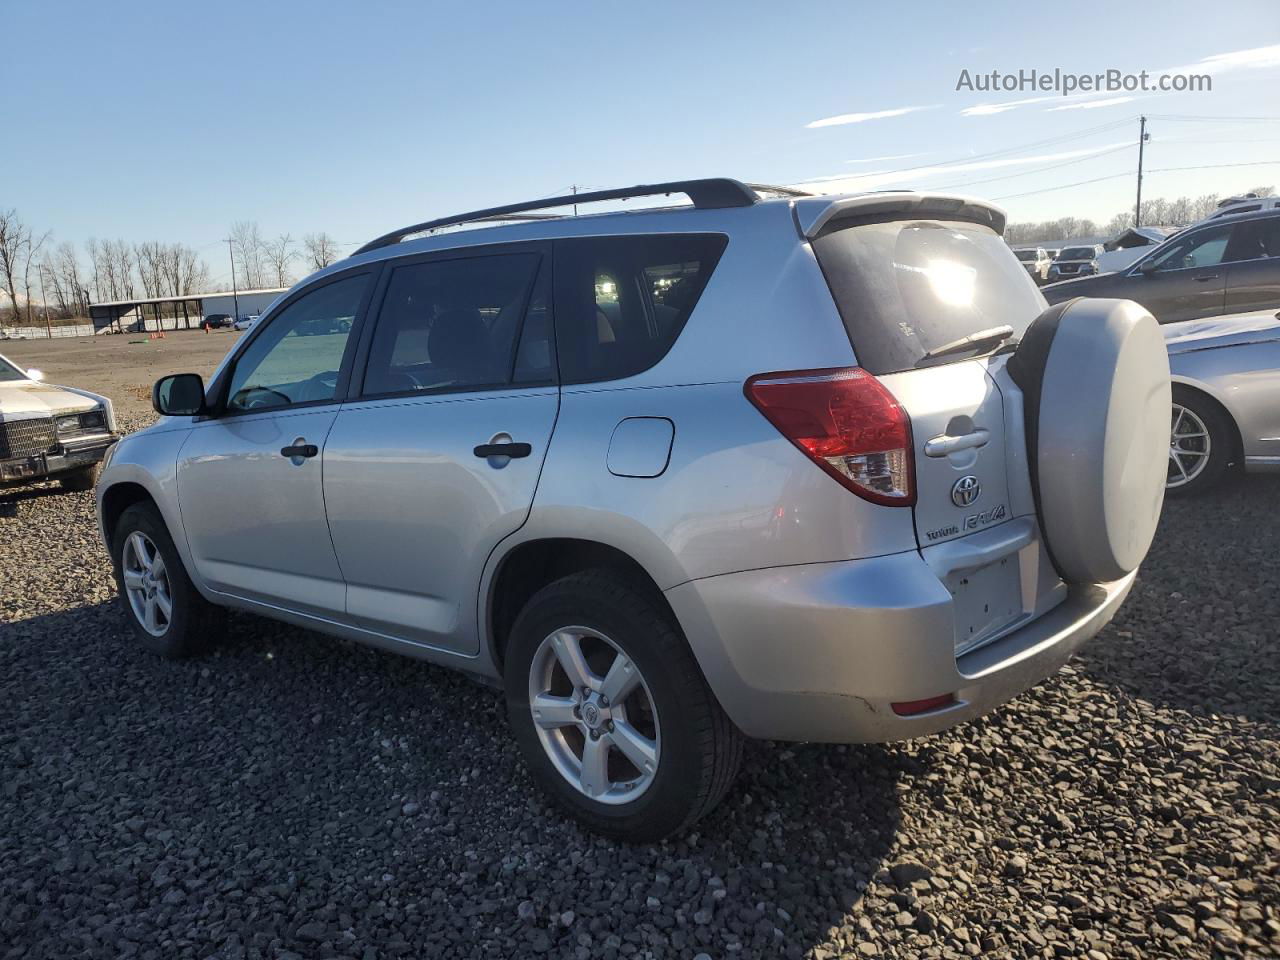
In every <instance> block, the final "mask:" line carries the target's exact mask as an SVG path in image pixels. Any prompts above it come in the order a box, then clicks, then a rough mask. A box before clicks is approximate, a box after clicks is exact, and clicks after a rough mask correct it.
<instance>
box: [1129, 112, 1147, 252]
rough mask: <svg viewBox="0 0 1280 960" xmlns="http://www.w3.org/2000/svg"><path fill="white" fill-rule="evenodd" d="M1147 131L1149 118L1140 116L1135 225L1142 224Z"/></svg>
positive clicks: (1134, 211)
mask: <svg viewBox="0 0 1280 960" xmlns="http://www.w3.org/2000/svg"><path fill="white" fill-rule="evenodd" d="M1150 136H1151V135H1150V134H1149V133H1147V118H1146V117H1139V118H1138V200H1137V202H1136V203H1135V204H1134V205H1133V225H1134V226H1135V227H1140V226H1142V151H1143V147H1145V146H1146V144H1147V140H1148V139H1149V138H1150Z"/></svg>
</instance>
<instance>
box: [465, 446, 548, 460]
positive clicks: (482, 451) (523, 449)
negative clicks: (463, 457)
mask: <svg viewBox="0 0 1280 960" xmlns="http://www.w3.org/2000/svg"><path fill="white" fill-rule="evenodd" d="M471 452H472V453H474V454H475V455H476V456H477V457H481V458H484V459H488V458H489V457H511V458H512V459H514V460H518V459H520V458H521V457H527V456H529V454H531V453H533V447H531V446H530V445H529V444H527V443H482V444H480V446H478V447H476V448H475V449H474V450H473V451H471Z"/></svg>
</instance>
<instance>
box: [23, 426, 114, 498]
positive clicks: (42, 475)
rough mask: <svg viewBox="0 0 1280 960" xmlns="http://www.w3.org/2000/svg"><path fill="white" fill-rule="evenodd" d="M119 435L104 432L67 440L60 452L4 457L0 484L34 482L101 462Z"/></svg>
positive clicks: (60, 447)
mask: <svg viewBox="0 0 1280 960" xmlns="http://www.w3.org/2000/svg"><path fill="white" fill-rule="evenodd" d="M117 439H118V438H117V437H115V436H112V435H106V434H104V435H102V436H95V437H88V438H85V439H84V440H80V441H67V442H66V443H65V444H62V445H61V446H59V448H58V452H57V453H46V454H41V455H40V456H37V457H15V458H12V459H8V460H0V487H11V486H16V485H19V484H24V483H34V482H36V481H39V480H46V479H49V478H50V477H56V476H58V475H59V474H63V473H69V472H71V471H73V470H80V469H83V468H84V467H91V466H93V465H94V464H95V463H101V462H102V458H103V457H105V456H106V454H107V449H108V448H109V447H110V446H111V445H112V444H113V443H115V442H116V440H117Z"/></svg>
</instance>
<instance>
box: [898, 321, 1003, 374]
mask: <svg viewBox="0 0 1280 960" xmlns="http://www.w3.org/2000/svg"><path fill="white" fill-rule="evenodd" d="M1012 336H1013V327H1011V326H1009V325H1008V324H1007V323H1005V324H1002V325H1000V326H998V327H990V328H989V329H986V330H979V331H978V332H977V333H971V334H969V335H968V336H966V337H960V338H959V339H958V340H951V341H949V342H948V343H944V344H943V345H942V346H940V347H934V348H933V349H932V350H930V351H929V352H928V353H926V354H925V355H924V356H923V357H921V358H920V359H919V360H917V361H916V366H917V367H918V366H920V364H922V363H924V362H925V361H927V360H935V359H937V358H938V357H945V356H947V355H948V354H952V353H963V352H964V351H966V350H977V349H979V348H981V347H985V346H996V345H997V344H999V343H1001V342H1002V341H1004V340H1008V339H1009V338H1010V337H1012Z"/></svg>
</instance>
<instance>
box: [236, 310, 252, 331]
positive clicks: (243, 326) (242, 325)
mask: <svg viewBox="0 0 1280 960" xmlns="http://www.w3.org/2000/svg"><path fill="white" fill-rule="evenodd" d="M257 322H258V315H257V314H256V313H255V314H253V315H252V316H249V317H241V318H240V319H239V320H237V321H236V322H235V323H233V324H232V325H231V326H232V327H233V328H235V329H236V330H248V329H249V328H250V327H252V326H253V325H254V324H255V323H257Z"/></svg>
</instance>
